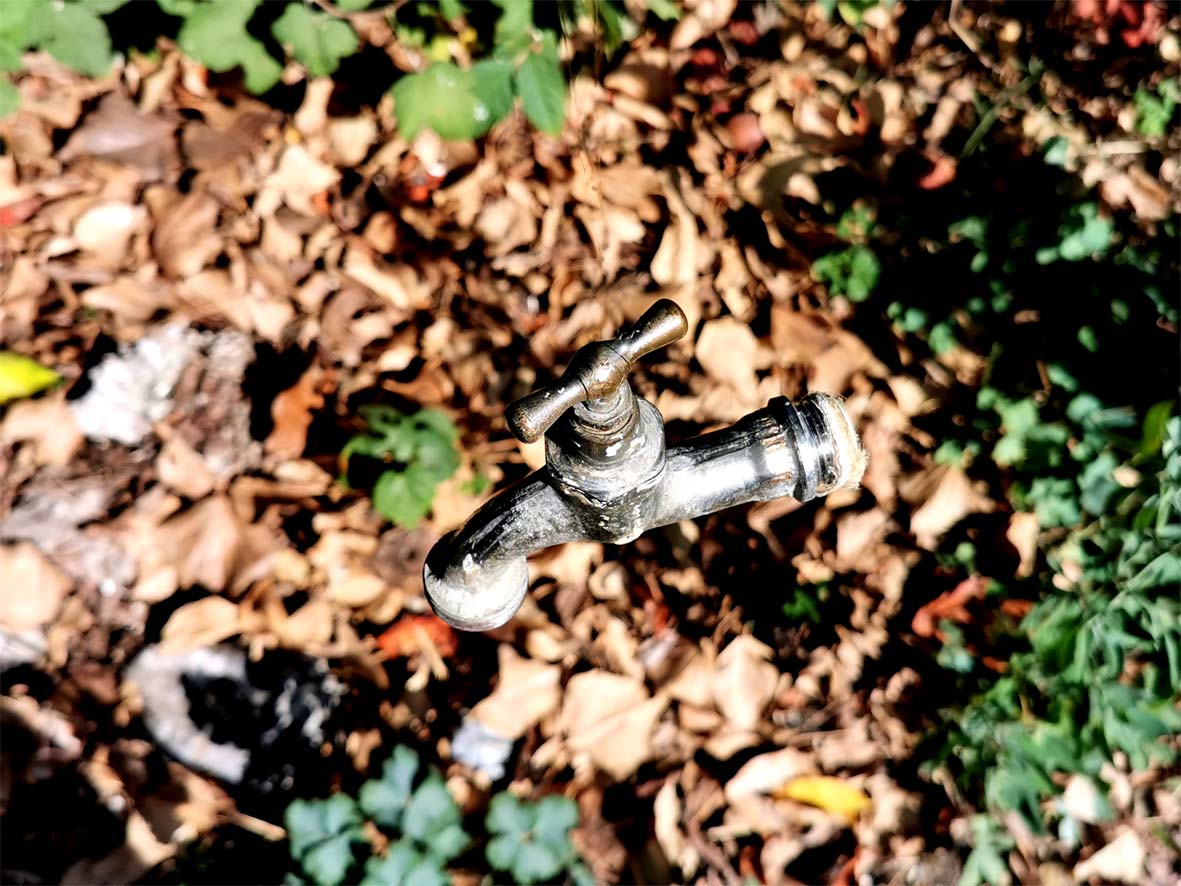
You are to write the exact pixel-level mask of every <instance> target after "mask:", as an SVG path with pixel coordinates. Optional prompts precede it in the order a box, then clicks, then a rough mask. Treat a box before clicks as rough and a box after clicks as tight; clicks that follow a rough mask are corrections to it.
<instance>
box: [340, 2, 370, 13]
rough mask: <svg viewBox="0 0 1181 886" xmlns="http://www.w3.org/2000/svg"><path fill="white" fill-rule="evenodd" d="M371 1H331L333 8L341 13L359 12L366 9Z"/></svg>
mask: <svg viewBox="0 0 1181 886" xmlns="http://www.w3.org/2000/svg"><path fill="white" fill-rule="evenodd" d="M372 2H373V0H333V4H332V5H333V6H335V7H336V8H337V9H339V10H340V11H341V12H360V11H361V10H362V9H368V8H369V5H370V4H371V3H372Z"/></svg>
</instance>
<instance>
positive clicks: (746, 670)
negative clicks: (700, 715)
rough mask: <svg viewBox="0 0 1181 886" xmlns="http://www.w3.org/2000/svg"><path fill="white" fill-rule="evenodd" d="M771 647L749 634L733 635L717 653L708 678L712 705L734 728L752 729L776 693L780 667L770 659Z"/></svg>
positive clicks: (758, 722) (761, 718)
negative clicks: (713, 668) (728, 642)
mask: <svg viewBox="0 0 1181 886" xmlns="http://www.w3.org/2000/svg"><path fill="white" fill-rule="evenodd" d="M771 655H772V652H771V648H770V647H769V646H767V645H766V644H765V643H760V642H759V641H758V640H756V639H755V638H754V637H752V636H750V635H749V634H743V635H741V636H739V637H735V638H734V639H733V640H732V641H730V644H729V645H728V646H727V647H726V648H725V649H723V650H722V651H721V652H720V653H719V654H718V661H717V669H716V670H715V671H714V674H713V677H712V679H711V680H710V689H711V690H712V692H713V700H714V705H715V706H716V707H717V709H718V710H719V711H721V713H722V716H723V717H725V718H726V721H727V722H728V723H729V724H730V726H731V727H732V728H733V729H735V730H752V729H754V728H755V727H757V726H758V725H759V724H760V723H761V722H762V720H763V712H764V711H765V710H766V709H767V705H769V704H770V703H771V699H772V698H773V697H774V696H775V686H776V684H777V683H778V682H779V669H778V668H776V667H775V665H774V664H772V663H771V661H770V658H771Z"/></svg>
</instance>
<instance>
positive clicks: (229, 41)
mask: <svg viewBox="0 0 1181 886" xmlns="http://www.w3.org/2000/svg"><path fill="white" fill-rule="evenodd" d="M258 4H259V0H205V2H202V3H199V4H197V5H195V6H193V7H192V11H191V12H190V13H188V14H187V15H186V16H185V23H184V24H183V25H182V26H181V29H180V33H179V34H178V35H177V43H178V44H179V45H180V48H181V49H182V50H183V51H184V52H185V53H187V54H188V55H189V56H191V57H192V58H193V59H194V60H196V61H198V62H200V63H201V64H203V65H204V66H205V67H207V68H208V69H209V70H211V71H217V72H219V73H220V72H224V71H229V70H232V69H234V68H237V67H240V68H241V69H242V75H243V82H244V83H245V85H246V88H247V89H249V90H250V91H251V92H254V93H259V92H266V91H267V90H268V89H270V88H271V87H272V86H274V85H275V84H276V83H278V82H279V77H280V75H282V73H283V66H282V65H280V64H279V63H278V62H277V61H275V60H274V59H273V58H271V56H270V55H269V54H268V53H267V51H266V47H264V46H263V45H262V43H260V42H259V41H258V40H256V39H254V38H253V37H251V36H250V34H249V33H248V32H247V30H246V24H247V22H249V21H250V18H251V16H252V15H254V10H255V8H256V7H257V6H258ZM175 8H177V9H184V8H185V7H184V6H177V7H175Z"/></svg>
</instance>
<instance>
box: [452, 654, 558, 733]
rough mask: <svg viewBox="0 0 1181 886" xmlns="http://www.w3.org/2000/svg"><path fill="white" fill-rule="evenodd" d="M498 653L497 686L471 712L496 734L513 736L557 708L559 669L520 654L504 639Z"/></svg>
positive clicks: (523, 731) (535, 723)
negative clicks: (522, 656)
mask: <svg viewBox="0 0 1181 886" xmlns="http://www.w3.org/2000/svg"><path fill="white" fill-rule="evenodd" d="M497 655H498V658H499V665H500V677H499V679H498V680H497V683H496V688H495V689H494V690H493V691H492V694H491V695H489V696H488V697H487V698H485V699H484V700H483V701H481V702H479V703H478V704H477V705H476V706H475V707H474V708H472V713H471V716H472V717H474V718H475V719H477V720H479V721H480V722H481V723H483V724H484V725H485V726H486V727H488V729H489V730H490V731H492V732H494V733H496V734H497V735H500V736H502V737H504V738H511V739H514V740H516V739H518V738H520V737H521V736H522V735H524V734H525V733H526V732H528V731H529V730H530V729H532V728H533V727H534V726H535V725H537V724H538V723H540V722H541V721H542V719H543V718H545V717H547V716H548V715H549V714H551V713H552V712H553V711H555V710H557V707H558V702H559V700H560V699H561V695H562V690H561V687H560V686H559V685H558V684H559V681H560V680H561V678H562V669H561V668H560V667H558V666H557V665H554V664H547V663H545V662H540V661H533V660H532V659H528V658H521V656H519V655H517V653H516V652H514V651H513V648H512V647H511V646H509V645H508V644H507V643H502V644H501V646H500V649H499V650H498V653H497Z"/></svg>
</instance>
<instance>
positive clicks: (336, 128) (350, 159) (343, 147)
mask: <svg viewBox="0 0 1181 886" xmlns="http://www.w3.org/2000/svg"><path fill="white" fill-rule="evenodd" d="M327 82H329V83H331V81H327ZM376 141H377V120H376V119H374V117H373V116H372V115H370V114H361V115H360V116H357V117H334V118H333V119H332V120H331V122H329V124H328V143H329V145H331V146H332V153H333V154H334V155H335V159H336V161H337V163H338V164H339V165H341V166H346V167H348V166H360V165H361V163H363V162H364V160H365V157H366V156H367V155H368V154H369V149H370V148H372V147H373V143H374V142H376Z"/></svg>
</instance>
